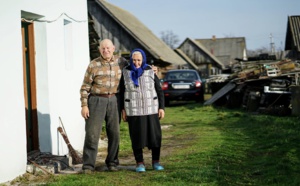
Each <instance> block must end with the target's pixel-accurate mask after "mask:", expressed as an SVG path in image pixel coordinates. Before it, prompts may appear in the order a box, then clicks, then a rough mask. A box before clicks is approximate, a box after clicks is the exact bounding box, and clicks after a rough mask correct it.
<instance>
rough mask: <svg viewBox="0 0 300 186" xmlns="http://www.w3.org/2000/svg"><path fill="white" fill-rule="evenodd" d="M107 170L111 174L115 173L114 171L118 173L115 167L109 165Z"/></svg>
mask: <svg viewBox="0 0 300 186" xmlns="http://www.w3.org/2000/svg"><path fill="white" fill-rule="evenodd" d="M107 168H108V171H111V172H116V171H118V169H117V166H116V165H109V166H108V167H107Z"/></svg>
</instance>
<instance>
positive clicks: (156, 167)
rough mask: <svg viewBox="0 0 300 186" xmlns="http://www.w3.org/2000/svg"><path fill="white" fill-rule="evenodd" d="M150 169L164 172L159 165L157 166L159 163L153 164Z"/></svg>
mask: <svg viewBox="0 0 300 186" xmlns="http://www.w3.org/2000/svg"><path fill="white" fill-rule="evenodd" d="M152 167H153V169H154V170H164V169H165V168H164V167H163V166H162V165H161V164H159V162H155V163H153V164H152Z"/></svg>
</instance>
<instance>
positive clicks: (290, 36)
mask: <svg viewBox="0 0 300 186" xmlns="http://www.w3.org/2000/svg"><path fill="white" fill-rule="evenodd" d="M285 50H296V51H298V52H300V16H289V17H288V24H287V32H286V38H285Z"/></svg>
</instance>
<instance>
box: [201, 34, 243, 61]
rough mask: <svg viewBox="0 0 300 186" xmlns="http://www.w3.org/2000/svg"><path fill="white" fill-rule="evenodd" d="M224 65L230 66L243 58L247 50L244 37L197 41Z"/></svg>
mask: <svg viewBox="0 0 300 186" xmlns="http://www.w3.org/2000/svg"><path fill="white" fill-rule="evenodd" d="M195 41H197V42H199V43H201V44H202V45H204V46H205V48H206V49H207V50H208V51H209V52H210V53H211V54H212V55H214V56H216V57H217V58H218V59H219V61H221V62H222V63H223V64H224V65H230V62H232V63H233V62H235V58H241V59H242V58H243V57H244V50H245V49H246V41H245V38H244V37H231V38H230V37H228V38H215V37H213V38H210V39H195Z"/></svg>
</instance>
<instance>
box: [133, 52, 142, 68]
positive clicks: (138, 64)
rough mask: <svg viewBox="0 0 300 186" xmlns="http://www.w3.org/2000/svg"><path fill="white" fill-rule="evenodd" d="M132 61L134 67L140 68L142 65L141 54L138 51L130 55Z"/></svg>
mask: <svg viewBox="0 0 300 186" xmlns="http://www.w3.org/2000/svg"><path fill="white" fill-rule="evenodd" d="M132 62H133V64H134V66H135V68H140V67H141V66H142V63H143V56H142V54H140V53H137V54H134V55H133V56H132Z"/></svg>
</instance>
